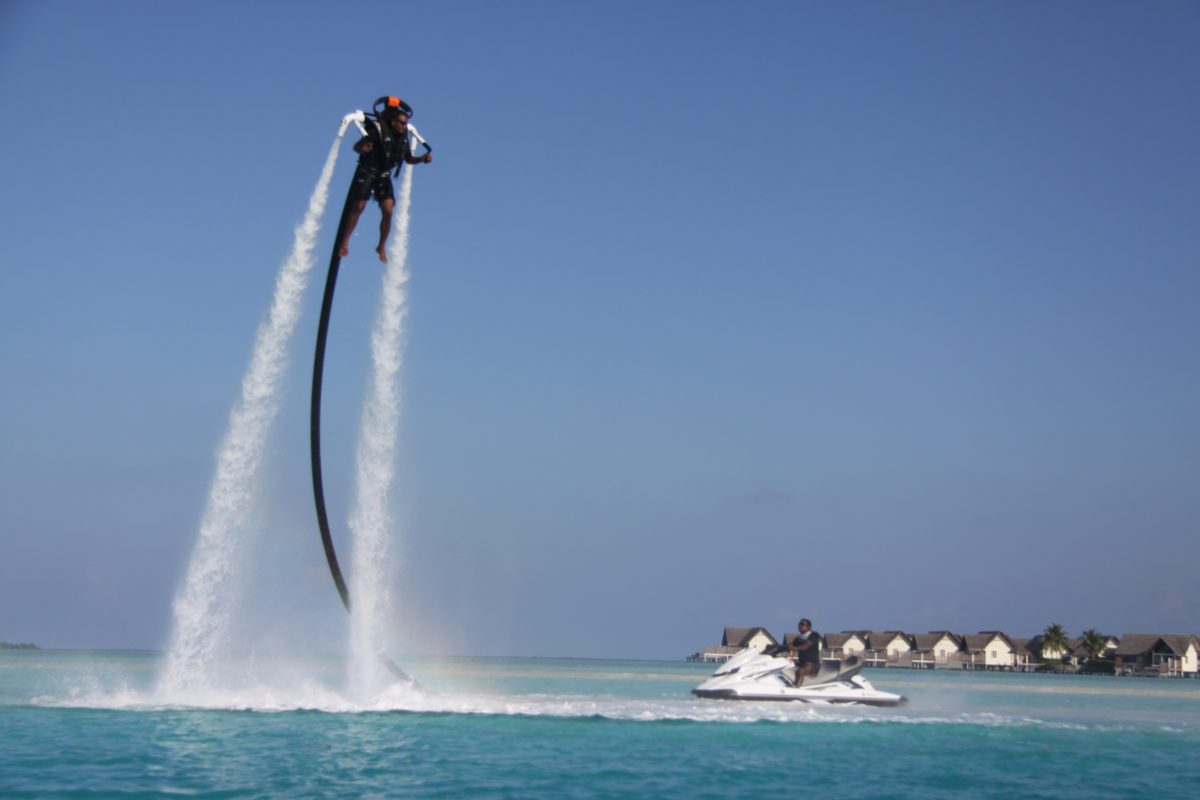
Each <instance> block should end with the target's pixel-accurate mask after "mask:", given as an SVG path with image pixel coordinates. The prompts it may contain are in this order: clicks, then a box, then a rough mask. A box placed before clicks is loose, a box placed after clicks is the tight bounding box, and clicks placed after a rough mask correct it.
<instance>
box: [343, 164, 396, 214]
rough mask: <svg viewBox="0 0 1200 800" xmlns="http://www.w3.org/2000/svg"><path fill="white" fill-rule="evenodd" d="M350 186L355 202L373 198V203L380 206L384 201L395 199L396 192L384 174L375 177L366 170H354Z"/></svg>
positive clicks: (388, 177)
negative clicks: (352, 189)
mask: <svg viewBox="0 0 1200 800" xmlns="http://www.w3.org/2000/svg"><path fill="white" fill-rule="evenodd" d="M351 185H352V186H353V188H354V199H355V200H357V201H365V200H366V199H367V198H369V197H374V198H375V202H376V203H379V205H381V206H382V205H383V201H384V200H395V199H396V191H395V189H393V188H392V179H391V177H390V176H389V175H388V174H387V173H386V172H385V173H384V174H382V175H376V174H375V173H374V172H368V171H367V170H363V169H359V170H356V171H355V172H354V181H353V183H352V184H351Z"/></svg>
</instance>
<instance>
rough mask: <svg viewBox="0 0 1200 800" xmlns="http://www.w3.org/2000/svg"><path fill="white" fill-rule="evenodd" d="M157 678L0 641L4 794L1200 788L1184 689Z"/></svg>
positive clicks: (299, 665)
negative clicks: (869, 701)
mask: <svg viewBox="0 0 1200 800" xmlns="http://www.w3.org/2000/svg"><path fill="white" fill-rule="evenodd" d="M158 664H159V656H158V655H157V654H155V653H147V652H111V651H106V652H101V651H89V652H83V651H0V797H3V798H20V797H38V798H41V797H163V796H174V795H182V796H190V797H222V798H225V797H229V798H233V797H284V796H289V797H297V796H309V797H472V798H489V797H497V798H500V797H513V798H524V797H534V798H537V797H721V798H726V797H752V796H762V797H764V798H765V797H773V796H776V795H780V794H785V795H787V796H792V795H809V796H812V795H816V794H819V795H821V796H828V797H838V798H857V797H871V798H886V797H895V798H909V797H911V798H941V797H963V796H971V797H1005V798H1009V797H1029V798H1036V797H1045V798H1055V799H1056V800H1064V798H1085V797H1086V798H1091V797H1122V798H1125V797H1200V681H1188V680H1162V679H1138V678H1114V677H1084V676H1057V675H1032V674H1009V673H961V672H949V671H947V672H942V671H938V672H922V671H909V670H874V671H868V672H867V673H865V674H866V676H867V677H868V678H869V679H870V680H871V682H872V683H874V684H875V686H876V687H877V688H880V689H885V690H888V691H894V692H899V693H901V694H903V695H905V696H906V697H908V698H909V702H908V704H907V705H905V706H903V707H901V708H897V709H871V708H849V707H825V708H816V707H810V706H802V705H796V704H783V703H739V702H731V701H716V700H701V699H696V698H693V697H691V695H690V693H689V690H690V689H691V687H692V686H694V685H695V684H697V683H699V682H700V681H701V680H702V679H703V678H704V677H705V676H706V675H707V674H709V673H710V672H711V670H712V666H711V665H710V666H705V665H702V664H688V663H684V662H655V661H618V660H611V661H609V660H572V659H483V658H478V659H474V658H445V659H430V658H426V659H409V660H406V661H405V665H406V666H407V667H409V668H411V669H412V671H413V673H414V674H415V675H416V676H417V677H418V679H419V680H420V681H421V683H422V685H423V687H424V690H423V691H412V690H406V689H400V688H397V689H395V690H394V691H392V692H390V693H388V694H386V695H385V696H383V697H378V698H372V699H371V700H370V701H369V702H365V703H364V702H354V701H352V700H350V699H348V698H347V697H345V695H344V694H343V693H341V692H339V691H338V688H337V687H339V686H343V685H345V678H344V676H343V675H342V674H341V673H342V672H343V670H344V666H343V665H342V663H341V662H340V661H339V660H338V659H335V658H329V659H320V658H308V659H303V660H289V659H275V660H274V661H271V660H269V659H268V660H264V659H261V658H256V659H252V660H249V661H247V663H243V664H229V665H228V667H227V669H228V674H227V675H226V676H225V677H226V678H228V680H224V681H222V684H223V685H226V686H230V687H233V688H227V689H224V690H222V691H208V692H198V693H196V694H195V695H194V696H189V697H187V698H164V697H161V696H158V695H157V694H156V692H155V688H154V687H155V683H156V676H157V671H158ZM244 675H254V676H256V677H254V678H252V679H247V680H241V678H240V677H239V676H244ZM264 676H266V677H264Z"/></svg>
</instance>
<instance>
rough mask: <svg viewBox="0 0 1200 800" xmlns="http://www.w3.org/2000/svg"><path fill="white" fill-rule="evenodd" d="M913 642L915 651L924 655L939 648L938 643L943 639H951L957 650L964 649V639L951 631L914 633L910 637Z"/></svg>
mask: <svg viewBox="0 0 1200 800" xmlns="http://www.w3.org/2000/svg"><path fill="white" fill-rule="evenodd" d="M909 638H910V639H911V640H912V642H913V649H914V650H918V651H920V652H923V653H928V652H930V651H932V650H933V648H935V647H937V643H938V642H940V641H941V640H942V639H949V640H950V641H951V642H952V643H953V644H954V649H955V650H961V649H962V637H961V636H959V635H958V634H955V633H951V632H950V631H930V632H929V633H914V634H912V635H911V636H910V637H909Z"/></svg>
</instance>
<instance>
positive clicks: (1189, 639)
mask: <svg viewBox="0 0 1200 800" xmlns="http://www.w3.org/2000/svg"><path fill="white" fill-rule="evenodd" d="M1160 642H1161V643H1162V647H1165V648H1166V649H1168V650H1170V651H1171V652H1172V653H1174V654H1175V655H1177V656H1180V657H1182V656H1184V655H1185V654H1187V649H1188V646H1189V645H1191V646H1193V647H1195V648H1196V649H1197V650H1198V651H1200V641H1197V639H1196V637H1195V636H1192V635H1191V634H1190V633H1123V634H1121V643H1120V644H1119V645H1117V649H1116V652H1115V653H1114V655H1118V656H1122V657H1124V658H1130V657H1133V656H1141V655H1145V654H1146V653H1149V652H1152V651H1154V650H1159V649H1161V648H1160V645H1159V643H1160Z"/></svg>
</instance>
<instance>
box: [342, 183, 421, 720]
mask: <svg viewBox="0 0 1200 800" xmlns="http://www.w3.org/2000/svg"><path fill="white" fill-rule="evenodd" d="M411 206H412V167H411V166H410V167H407V168H406V169H405V170H404V176H403V178H402V179H401V183H400V196H399V198H398V199H397V202H396V210H395V215H394V220H393V221H394V225H393V227H394V229H395V230H394V232H393V234H392V239H391V241H390V242H389V244H388V249H387V254H388V262H389V263H388V266H387V268H386V269H385V271H384V276H383V292H382V295H381V296H380V300H379V308H378V310H377V312H376V315H375V326H374V328H373V330H372V333H371V361H372V369H371V378H370V385H369V387H368V389H367V396H366V399H365V401H364V404H363V413H362V423H361V427H360V429H359V437H358V450H357V455H356V463H357V470H356V479H357V480H356V494H355V500H354V505H353V508H352V511H351V515H350V530H351V532H352V534H353V556H352V567H351V569H352V571H351V573H350V598H351V600H352V604H351V613H350V659H351V660H350V672H349V678H350V688H351V691H352V692H353V693H355V694H356V695H357V696H359V697H370V696H374V695H376V694H377V693H378V692H379V690H380V689H381V688H383V686H384V681H385V680H386V672H385V668H384V666H383V664H382V661H381V659H380V655H381V654H382V653H383V649H384V647H385V645H386V643H387V641H388V634H387V627H388V610H389V608H390V607H391V602H390V595H389V592H388V574H389V571H390V568H391V566H392V561H391V559H392V555H393V554H392V552H391V547H390V540H391V535H390V534H391V533H392V530H393V528H394V520H393V519H392V515H391V513H390V512H389V504H388V499H389V496H390V492H391V486H392V479H393V477H394V475H395V462H396V433H397V429H398V427H399V421H400V382H399V377H400V367H401V365H402V364H403V360H404V320H405V317H406V316H407V315H408V297H407V284H408V265H407V261H408V227H409V209H410V208H411Z"/></svg>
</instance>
